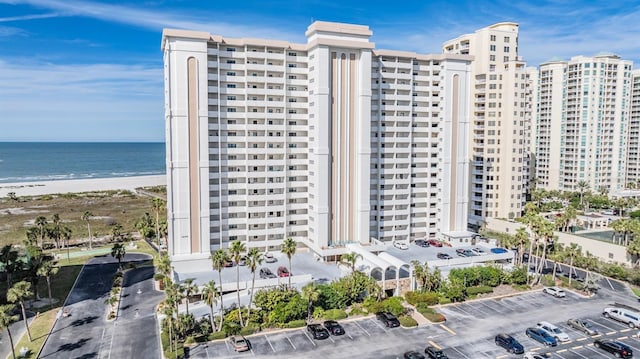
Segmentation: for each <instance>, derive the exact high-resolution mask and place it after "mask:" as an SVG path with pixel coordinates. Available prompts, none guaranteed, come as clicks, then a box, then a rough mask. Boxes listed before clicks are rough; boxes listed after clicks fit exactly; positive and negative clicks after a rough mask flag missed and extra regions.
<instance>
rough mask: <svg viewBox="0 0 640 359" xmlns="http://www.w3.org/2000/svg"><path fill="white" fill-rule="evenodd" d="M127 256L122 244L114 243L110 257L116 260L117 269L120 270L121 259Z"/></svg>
mask: <svg viewBox="0 0 640 359" xmlns="http://www.w3.org/2000/svg"><path fill="white" fill-rule="evenodd" d="M125 254H127V249H126V248H125V247H124V245H123V244H122V243H114V245H113V247H111V256H112V257H113V258H116V259H118V268H122V264H121V263H122V258H124V256H125Z"/></svg>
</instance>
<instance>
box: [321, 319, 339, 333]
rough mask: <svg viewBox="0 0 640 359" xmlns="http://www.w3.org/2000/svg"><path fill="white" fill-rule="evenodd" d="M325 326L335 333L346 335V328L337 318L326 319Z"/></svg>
mask: <svg viewBox="0 0 640 359" xmlns="http://www.w3.org/2000/svg"><path fill="white" fill-rule="evenodd" d="M324 327H325V328H327V330H328V331H329V333H331V334H333V335H344V328H343V327H342V325H340V324H339V323H338V322H336V321H335V320H327V321H325V322H324Z"/></svg>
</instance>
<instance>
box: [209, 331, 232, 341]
mask: <svg viewBox="0 0 640 359" xmlns="http://www.w3.org/2000/svg"><path fill="white" fill-rule="evenodd" d="M226 337H227V334H226V333H225V332H213V333H211V334H209V337H208V338H207V339H209V340H219V339H224V338H226Z"/></svg>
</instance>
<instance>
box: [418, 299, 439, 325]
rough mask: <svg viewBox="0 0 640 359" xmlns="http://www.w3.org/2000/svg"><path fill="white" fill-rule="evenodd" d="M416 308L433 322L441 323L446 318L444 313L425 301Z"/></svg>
mask: <svg viewBox="0 0 640 359" xmlns="http://www.w3.org/2000/svg"><path fill="white" fill-rule="evenodd" d="M416 310H417V311H418V312H419V313H420V314H422V315H423V316H424V317H425V318H427V319H428V320H430V321H431V322H434V323H440V322H444V321H445V320H446V318H445V317H444V315H442V314H440V313H438V312H436V311H435V310H434V309H433V308H429V307H428V306H426V305H425V304H424V303H420V304H418V305H417V306H416Z"/></svg>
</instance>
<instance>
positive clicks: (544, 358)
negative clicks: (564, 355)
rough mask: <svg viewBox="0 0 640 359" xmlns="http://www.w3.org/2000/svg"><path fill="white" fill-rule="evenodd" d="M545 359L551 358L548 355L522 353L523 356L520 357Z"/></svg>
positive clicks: (523, 358)
mask: <svg viewBox="0 0 640 359" xmlns="http://www.w3.org/2000/svg"><path fill="white" fill-rule="evenodd" d="M547 358H551V356H550V355H549V354H548V353H534V352H527V353H524V356H523V357H522V359H547Z"/></svg>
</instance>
